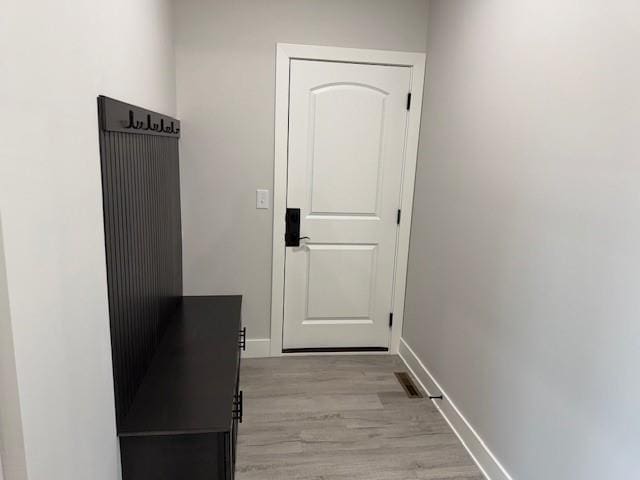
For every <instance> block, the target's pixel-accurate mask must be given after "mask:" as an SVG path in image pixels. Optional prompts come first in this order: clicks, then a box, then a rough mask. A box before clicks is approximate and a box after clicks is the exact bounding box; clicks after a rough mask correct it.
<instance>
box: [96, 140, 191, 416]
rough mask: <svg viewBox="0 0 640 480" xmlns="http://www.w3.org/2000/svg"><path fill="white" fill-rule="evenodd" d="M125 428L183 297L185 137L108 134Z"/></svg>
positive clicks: (116, 359) (108, 234)
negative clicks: (181, 147) (181, 156)
mask: <svg viewBox="0 0 640 480" xmlns="http://www.w3.org/2000/svg"><path fill="white" fill-rule="evenodd" d="M100 157H101V166H102V189H103V208H104V229H105V250H106V260H107V278H108V287H109V315H110V320H111V346H112V352H113V377H114V384H115V401H116V416H117V422H118V425H120V424H121V422H122V420H123V419H124V417H125V416H126V414H127V412H128V409H129V407H130V406H131V403H132V401H133V398H134V396H135V394H136V390H137V388H138V386H139V384H140V382H141V380H142V378H143V376H144V374H145V372H146V370H147V368H148V366H149V364H150V362H151V358H152V356H153V354H154V352H155V349H156V347H157V346H158V344H159V343H160V339H161V338H162V334H163V333H164V328H165V326H166V324H167V322H168V321H169V319H170V318H171V315H172V314H173V312H174V310H175V308H176V306H177V304H178V302H179V301H180V298H181V296H182V232H181V217H180V173H179V160H178V138H177V137H171V136H161V135H145V134H140V132H136V133H124V132H120V131H108V130H104V129H101V130H100Z"/></svg>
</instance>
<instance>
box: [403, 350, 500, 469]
mask: <svg viewBox="0 0 640 480" xmlns="http://www.w3.org/2000/svg"><path fill="white" fill-rule="evenodd" d="M399 355H400V358H401V359H402V361H403V362H404V363H405V365H406V366H407V368H408V369H409V371H410V372H411V373H412V374H413V376H414V377H415V379H416V380H418V382H419V383H420V385H421V386H422V388H423V389H424V390H425V391H426V392H427V393H428V394H429V395H442V397H443V399H442V400H433V403H434V404H435V406H436V408H437V409H438V410H439V411H440V413H441V414H442V416H443V417H444V419H445V420H446V421H447V423H448V424H449V426H450V427H451V428H452V429H453V431H454V432H455V434H456V435H457V436H458V438H459V439H460V441H461V442H462V444H463V445H464V447H465V448H466V449H467V451H468V452H469V454H470V455H471V458H473V460H474V461H475V462H476V464H477V465H478V467H479V468H480V470H482V473H483V474H484V476H485V477H486V478H487V479H488V480H513V479H512V478H511V476H510V475H509V473H508V472H507V471H506V470H505V468H504V467H503V466H502V465H501V464H500V462H499V461H498V459H497V458H496V457H495V455H494V454H493V453H492V452H491V450H489V447H487V445H486V444H485V443H484V441H483V440H482V438H480V435H478V433H477V432H476V431H475V430H474V428H473V427H472V426H471V424H470V423H469V422H468V421H467V419H466V418H464V416H463V415H462V413H461V412H460V410H458V408H457V407H456V406H455V405H454V403H453V402H452V401H451V400H450V399H449V397H448V396H447V394H446V392H445V391H444V390H443V389H442V388H441V387H440V384H438V382H437V380H436V379H435V378H434V377H433V375H431V373H430V372H429V370H428V369H427V367H425V366H424V364H423V363H422V362H421V361H420V359H419V358H418V357H417V355H416V354H415V353H414V351H413V350H412V349H411V347H410V346H409V345H408V344H407V342H406V341H405V340H404V339H403V338H401V339H400V351H399Z"/></svg>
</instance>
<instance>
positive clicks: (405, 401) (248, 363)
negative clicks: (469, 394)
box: [236, 355, 484, 480]
mask: <svg viewBox="0 0 640 480" xmlns="http://www.w3.org/2000/svg"><path fill="white" fill-rule="evenodd" d="M242 362H243V364H242V373H241V388H242V390H243V391H244V421H243V423H242V424H241V425H240V430H239V436H238V459H237V465H236V480H427V479H428V480H454V479H458V480H462V479H464V480H481V479H483V478H484V477H483V476H482V474H481V473H480V471H479V469H478V468H477V466H476V465H475V464H474V463H473V460H472V459H471V457H470V456H469V455H468V454H467V452H466V451H465V449H464V448H463V447H462V445H461V444H460V441H459V440H458V438H457V437H456V436H455V434H454V433H453V432H452V431H451V429H450V428H449V426H448V425H447V424H446V422H445V421H444V419H443V418H442V417H441V416H440V414H439V413H438V411H437V410H436V409H435V407H434V406H433V405H432V404H431V401H429V400H428V399H425V398H408V397H407V395H406V393H405V392H404V390H403V389H402V387H401V386H400V384H399V383H398V381H397V379H396V378H395V376H394V374H393V372H399V371H405V368H404V364H403V363H402V361H401V360H400V359H399V358H398V357H395V356H389V355H371V356H368V355H366V356H364V355H363V356H315V357H283V358H260V359H246V360H243V361H242Z"/></svg>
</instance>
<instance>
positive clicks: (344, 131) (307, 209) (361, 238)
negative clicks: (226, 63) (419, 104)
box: [283, 60, 411, 349]
mask: <svg viewBox="0 0 640 480" xmlns="http://www.w3.org/2000/svg"><path fill="white" fill-rule="evenodd" d="M290 67H291V70H290V75H291V77H290V100H289V158H288V178H287V207H289V208H300V214H301V220H300V235H301V236H308V237H310V239H309V240H306V241H304V240H303V241H302V242H301V246H300V247H289V248H287V249H286V253H285V302H284V304H285V308H284V330H283V347H284V348H285V349H290V348H345V347H347V348H348V347H358V348H361V347H388V342H389V325H388V318H389V312H391V307H392V301H393V298H392V296H393V273H394V262H395V248H396V237H397V225H396V215H397V209H398V206H399V205H400V194H401V191H400V187H401V180H402V167H403V158H404V141H405V132H406V121H407V112H406V96H407V93H408V91H409V86H410V80H411V78H410V77H411V75H410V70H409V68H405V67H391V66H382V65H365V64H352V63H334V62H318V61H306V60H292V61H291V65H290Z"/></svg>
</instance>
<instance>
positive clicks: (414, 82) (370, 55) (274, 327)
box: [271, 43, 426, 356]
mask: <svg viewBox="0 0 640 480" xmlns="http://www.w3.org/2000/svg"><path fill="white" fill-rule="evenodd" d="M291 59H305V60H325V61H334V62H352V63H371V64H378V65H396V66H405V67H411V69H412V71H411V105H412V107H411V110H410V111H409V118H408V121H407V138H406V144H405V161H404V172H403V177H402V198H401V206H400V208H401V209H402V221H401V222H400V228H399V232H398V245H397V250H396V272H395V279H394V306H393V327H392V328H391V338H390V343H389V353H390V354H395V353H397V352H398V348H399V345H400V336H401V334H402V322H403V316H404V295H405V287H406V278H407V262H408V260H409V235H410V232H411V212H412V208H413V187H414V183H415V172H416V160H417V157H418V137H419V134H420V116H421V113H422V90H423V86H424V70H425V60H426V55H425V54H424V53H414V52H395V51H387V50H365V49H358V48H340V47H319V46H311V45H294V44H287V43H278V44H277V46H276V104H275V149H274V154H275V163H274V178H273V256H272V267H271V268H272V271H271V356H280V355H282V326H283V320H284V318H283V317H284V230H285V225H284V215H285V211H286V208H287V198H286V196H287V144H288V123H289V63H290V61H291Z"/></svg>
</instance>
